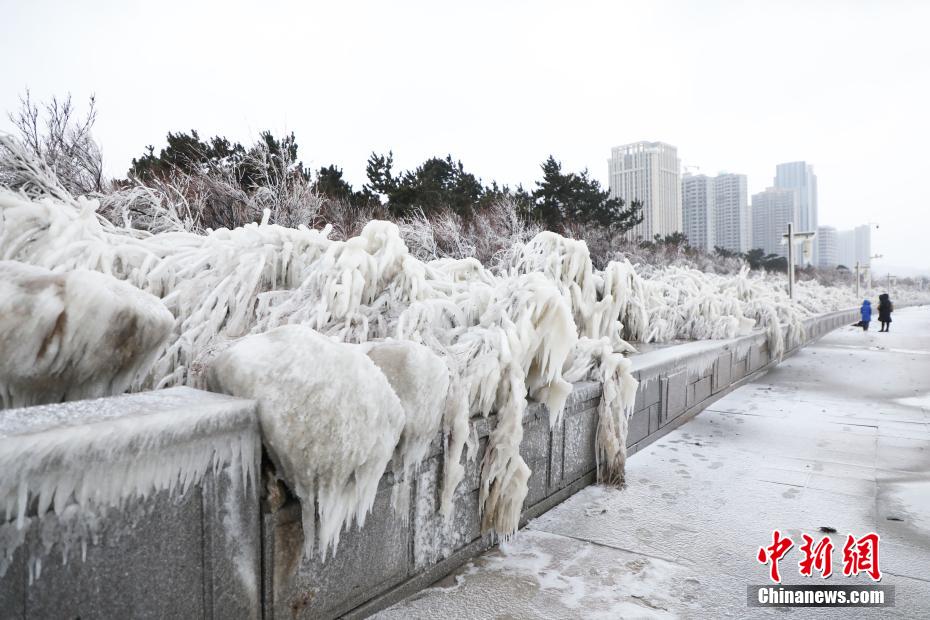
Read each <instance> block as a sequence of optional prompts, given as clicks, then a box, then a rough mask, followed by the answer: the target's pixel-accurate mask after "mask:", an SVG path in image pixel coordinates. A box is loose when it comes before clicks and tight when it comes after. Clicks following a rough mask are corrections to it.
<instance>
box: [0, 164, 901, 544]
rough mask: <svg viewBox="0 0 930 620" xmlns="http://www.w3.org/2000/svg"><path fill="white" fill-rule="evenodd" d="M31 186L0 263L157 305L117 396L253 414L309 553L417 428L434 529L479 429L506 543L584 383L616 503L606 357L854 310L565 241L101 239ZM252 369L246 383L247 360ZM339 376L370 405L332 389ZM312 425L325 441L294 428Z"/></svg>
mask: <svg viewBox="0 0 930 620" xmlns="http://www.w3.org/2000/svg"><path fill="white" fill-rule="evenodd" d="M36 174H38V173H36ZM45 185H46V186H48V187H45V189H43V185H42V183H38V184H35V185H33V186H30V188H29V190H28V191H29V193H28V195H27V194H22V193H16V192H12V191H9V190H5V189H3V188H0V260H12V261H19V262H21V263H27V264H30V265H35V266H38V267H44V268H46V269H53V270H54V271H55V272H56V273H60V274H67V273H71V272H74V271H75V270H79V269H85V270H89V271H97V272H102V273H104V274H108V275H109V276H113V277H114V278H116V279H118V280H123V281H125V283H127V285H132V286H134V287H136V288H137V289H141V290H142V291H145V292H146V293H149V294H151V295H153V296H155V297H157V298H159V299H160V300H161V304H163V305H164V307H165V308H167V309H168V311H170V313H171V315H172V316H173V327H172V329H171V334H170V336H169V338H168V340H167V342H166V343H165V344H164V345H163V346H161V347H160V349H159V350H158V351H157V353H156V358H157V359H156V360H155V363H154V364H153V365H152V367H151V369H150V370H149V371H147V372H141V373H137V376H136V377H135V379H134V380H133V382H132V386H131V387H132V389H146V388H156V387H166V386H172V385H190V386H195V387H202V386H204V385H205V384H206V383H207V379H206V377H207V375H209V376H210V377H211V379H210V382H211V385H213V386H215V387H217V388H221V389H224V390H226V391H231V392H232V393H236V394H248V395H252V396H254V397H256V398H258V399H259V400H261V401H262V402H263V403H264V404H263V406H262V425H263V430H264V431H265V440H266V442H267V443H268V446H269V450H270V451H271V452H272V454H274V455H275V458H276V459H277V460H278V462H279V463H278V464H279V466H280V469H281V472H282V475H284V476H285V477H286V478H287V479H288V482H289V483H290V484H291V485H292V489H294V490H295V492H296V493H297V494H298V495H299V496H300V497H301V499H302V500H303V501H304V507H305V511H304V514H305V522H306V524H307V526H308V527H310V526H312V525H313V518H312V517H313V514H314V510H313V509H312V508H311V507H310V505H308V504H309V502H310V501H311V500H312V499H313V498H316V500H317V502H318V506H317V508H318V510H319V515H320V522H321V532H319V533H318V536H317V537H318V538H319V540H320V541H321V544H322V546H323V550H324V553H325V550H326V549H327V548H328V547H329V546H331V545H334V544H335V543H336V541H337V540H338V535H339V531H340V529H341V528H342V527H343V526H344V525H346V524H348V523H351V522H352V521H354V520H358V521H361V520H362V519H363V518H364V515H365V513H366V512H367V510H368V509H369V508H370V507H371V501H372V500H373V497H374V495H373V494H374V490H375V489H376V486H377V479H378V478H379V477H380V476H381V474H382V473H383V472H384V470H385V468H386V467H387V464H388V462H389V461H390V460H391V458H392V456H393V457H394V467H395V471H397V472H402V473H401V476H402V477H403V478H405V479H406V478H407V477H408V476H409V474H410V472H411V471H413V470H415V469H416V464H417V463H418V462H419V461H420V459H421V458H422V455H424V454H425V453H426V452H427V451H428V445H429V441H428V440H429V435H430V433H431V432H433V430H432V429H436V428H441V431H442V437H443V446H444V459H445V464H444V467H443V470H442V475H443V481H442V491H441V496H440V498H439V500H440V501H439V502H438V503H439V510H440V512H442V513H443V514H444V515H446V517H449V516H450V514H451V510H452V505H453V502H452V500H453V497H454V494H455V489H456V487H457V485H458V484H459V483H460V482H461V480H462V479H463V476H464V468H463V466H462V459H463V458H469V457H472V456H473V455H474V453H475V449H474V448H475V445H474V442H473V440H472V438H471V432H470V419H471V418H473V417H475V416H490V415H492V414H493V415H494V416H495V419H496V425H495V426H494V427H493V429H492V432H491V435H490V438H489V446H488V449H487V451H486V453H485V457H484V462H483V463H482V464H481V481H480V492H479V499H480V504H481V509H482V513H483V514H482V522H483V524H484V525H485V527H486V528H491V529H494V530H496V531H497V532H498V533H500V534H504V535H506V534H509V533H512V532H513V531H515V529H516V527H517V525H518V522H519V515H520V512H521V509H522V503H523V500H524V498H525V496H526V492H527V489H526V482H527V479H528V477H529V468H528V467H527V465H526V463H525V462H523V459H522V458H521V457H520V453H519V448H520V443H521V441H522V435H523V427H522V420H523V413H524V411H525V408H526V403H527V399H528V398H529V399H534V400H538V401H541V402H544V403H545V404H546V405H547V407H548V409H549V412H550V418H549V419H550V421H551V423H552V424H553V425H556V424H558V423H559V421H560V419H561V413H562V409H563V407H564V403H565V400H566V398H567V396H568V394H569V392H570V390H571V382H573V381H579V380H596V381H598V382H600V383H602V384H603V393H604V398H602V401H601V409H600V421H599V424H598V441H597V450H598V471H599V475H600V477H601V479H602V480H605V481H609V482H613V483H617V484H619V483H622V481H623V463H624V459H625V448H624V446H625V438H626V423H627V416H628V415H629V413H630V410H631V409H632V406H633V399H634V397H635V392H636V382H635V379H634V378H633V376H632V373H631V366H630V362H629V360H628V359H626V358H625V357H624V356H625V354H627V353H630V352H633V351H634V350H635V349H634V344H635V343H649V342H671V341H676V340H701V339H723V338H734V337H737V336H739V335H743V334H747V333H749V332H750V331H752V330H754V329H756V330H763V332H764V333H765V336H766V340H767V342H768V347H769V350H770V352H771V353H772V355H773V356H775V357H777V356H780V355H781V353H782V352H783V351H784V350H785V349H786V346H787V344H790V343H792V342H793V341H794V340H795V339H797V338H799V337H800V336H801V335H802V333H803V319H804V318H806V317H808V316H810V315H812V314H817V313H822V312H826V311H831V310H839V309H842V308H848V307H854V306H857V305H858V304H859V302H860V301H861V300H857V299H853V295H852V292H851V291H849V290H848V289H845V288H839V287H836V288H828V287H823V286H820V285H819V284H816V283H812V282H799V283H798V284H797V290H796V295H797V301H796V302H790V301H789V300H788V299H787V295H786V293H785V286H784V284H785V283H784V279H783V278H782V277H780V276H775V275H765V274H761V275H760V274H750V273H749V272H748V270H744V271H743V272H742V273H740V274H738V275H717V274H711V273H704V272H701V271H698V270H695V269H688V268H683V267H676V266H669V267H665V268H657V267H643V268H639V267H637V268H634V266H633V265H631V264H630V263H629V262H628V261H626V260H616V261H611V262H610V263H609V264H607V265H606V266H605V267H604V269H603V270H600V269H595V268H594V266H593V264H592V261H591V258H590V255H589V252H588V249H587V247H586V245H585V243H584V242H583V241H580V240H573V239H568V238H565V237H563V236H560V235H558V234H555V233H552V232H542V233H540V234H538V235H537V236H536V237H535V238H533V239H532V240H531V241H529V242H528V243H526V244H525V245H517V246H514V247H513V248H511V250H510V251H509V252H506V253H503V254H502V255H501V256H502V258H501V260H500V261H499V262H498V263H496V264H493V265H482V264H481V263H479V262H478V261H477V260H475V259H473V258H465V259H448V258H445V259H439V260H431V261H425V260H421V259H419V258H417V257H416V256H414V255H413V254H411V253H410V251H409V249H408V247H407V246H406V245H405V243H404V241H403V236H402V235H401V233H400V231H399V229H398V227H397V226H396V225H395V224H392V223H389V222H381V221H372V222H369V223H368V224H367V225H366V226H365V228H364V229H363V231H362V233H361V234H360V235H359V236H358V237H354V238H351V239H348V240H346V241H337V240H331V239H329V238H328V236H327V235H328V233H329V230H328V228H324V229H322V230H311V229H308V228H306V227H299V228H296V229H291V228H285V227H281V226H277V225H270V224H268V222H267V218H266V219H264V220H263V221H262V222H259V223H256V224H250V225H247V226H244V227H241V228H237V229H234V230H226V229H220V230H215V231H209V232H208V233H207V234H204V235H198V234H193V233H189V232H184V231H177V232H162V233H157V234H151V233H145V232H140V231H134V230H130V229H126V228H121V227H117V226H114V225H113V224H111V223H109V222H107V221H106V220H104V219H103V218H101V217H99V216H98V215H97V214H96V213H95V207H96V205H95V203H93V202H92V201H86V200H80V199H74V198H71V197H70V196H68V195H67V193H66V192H64V191H63V190H61V189H60V188H58V189H56V188H55V187H51V182H50V181H49V182H47V183H45ZM49 188H50V189H49ZM637 269H640V271H639V272H638V271H637ZM62 277H65V276H62ZM67 277H70V276H67ZM899 298H900V296H899ZM901 301H905V299H901ZM282 330H283V331H282ZM284 334H286V335H287V337H285V336H284ZM389 339H393V340H389ZM297 342H304V343H305V346H298V345H297V344H296V343H297ZM363 343H372V344H364V346H365V347H366V348H367V350H368V351H369V353H370V354H373V355H371V357H368V356H366V355H365V354H364V350H363V349H361V348H359V347H358V346H357V345H360V344H363ZM402 343H404V344H402ZM427 351H428V352H429V355H427V353H426V352H427ZM258 355H261V356H262V359H263V360H265V361H263V362H262V363H261V364H259V363H258V362H257V361H256V359H257V358H256V359H250V356H258ZM430 356H432V357H430ZM395 358H396V359H404V360H407V361H406V362H404V364H405V365H406V364H412V365H416V364H421V363H422V364H423V372H424V373H425V374H424V375H423V377H419V376H416V377H414V375H413V374H412V372H410V371H411V369H412V366H411V368H398V366H397V363H396V361H392V359H395ZM427 359H428V360H429V361H426V360H427ZM708 359H710V358H708ZM331 360H337V361H336V362H333V361H331ZM372 360H374V362H377V364H376V363H374V362H373V361H372ZM414 360H417V361H414ZM379 366H380V367H381V369H380V370H379ZM337 367H338V368H342V369H343V370H344V371H345V373H346V376H345V377H341V376H339V377H337V376H336V370H335V369H336V368H337ZM224 373H228V375H229V376H224ZM443 373H445V376H446V379H447V381H446V383H445V384H443V382H442V380H441V379H440V378H439V377H441V376H442V375H443ZM385 375H386V377H385ZM427 376H429V377H433V379H431V380H432V381H434V382H435V384H434V385H435V389H434V390H433V391H432V392H431V393H430V394H429V395H428V396H429V397H430V398H426V396H427V395H426V394H419V393H415V392H416V389H419V388H416V389H414V388H411V386H412V385H419V384H418V383H417V381H421V380H423V381H425V380H426V379H425V377H427ZM325 377H330V380H329V381H327V380H325V379H324V378H325ZM351 377H355V378H357V379H358V381H361V382H362V383H361V384H363V385H365V386H367V387H369V388H370V389H369V390H360V389H358V388H357V387H355V385H353V388H352V389H348V390H346V389H344V386H346V385H349V383H347V381H349V379H348V378H351ZM372 377H379V378H377V379H373V378H372ZM286 382H292V383H293V386H294V387H293V389H291V388H290V387H287V388H284V387H282V386H283V385H289V384H287V383H286ZM337 385H338V386H343V388H342V391H340V392H338V399H337V398H336V396H334V395H333V394H334V393H335V392H334V390H336V387H335V386H337ZM311 386H316V388H312V387H311ZM443 389H444V390H445V391H444V392H443ZM363 391H368V392H370V393H369V394H367V395H366V394H361V393H360V392H363ZM298 395H303V396H298ZM346 398H351V399H353V400H352V402H353V403H354V402H355V401H356V400H357V401H358V403H359V404H358V407H359V412H357V413H354V414H353V415H345V416H343V417H338V416H336V415H335V413H334V412H338V411H347V410H349V409H350V407H349V406H348V405H347V404H346V403H345V402H343V401H344V400H345V399H346ZM326 399H331V400H329V401H327V400H326ZM353 406H354V405H353ZM314 416H323V417H324V418H325V419H327V420H329V426H326V425H324V426H322V427H321V426H320V425H319V424H318V422H319V420H317V423H315V425H314V424H306V423H305V422H306V421H307V420H310V419H311V418H312V419H317V418H315V417H314ZM321 419H322V418H321ZM301 421H304V422H301ZM302 423H304V426H306V427H307V428H304V427H302V426H301V424H302ZM379 425H380V426H379ZM376 431H377V432H376ZM326 437H329V438H330V440H328V441H324V438H326ZM333 437H338V438H339V442H341V443H339V442H336V441H333V440H332V438H333ZM309 445H313V446H315V447H314V450H317V448H318V449H319V450H320V451H321V452H319V453H316V452H315V453H314V459H316V458H319V459H320V460H319V464H308V463H307V462H306V461H307V460H308V458H309V457H307V455H306V454H304V453H303V452H301V451H302V450H305V449H306V448H307V446H309ZM337 446H338V447H337ZM360 446H365V450H367V452H366V451H364V450H361V448H360ZM343 451H344V452H343ZM399 493H401V495H400V496H399V498H398V501H399V505H402V503H403V502H402V497H403V493H402V491H399ZM306 515H309V517H310V518H309V521H308V520H307V517H306ZM307 537H308V538H309V539H310V540H311V541H312V539H313V538H314V534H313V531H312V528H311V529H309V530H308V534H307Z"/></svg>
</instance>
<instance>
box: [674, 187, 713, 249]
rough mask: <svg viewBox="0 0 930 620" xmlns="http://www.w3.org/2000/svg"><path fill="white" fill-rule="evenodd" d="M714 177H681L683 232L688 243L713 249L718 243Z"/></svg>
mask: <svg viewBox="0 0 930 620" xmlns="http://www.w3.org/2000/svg"><path fill="white" fill-rule="evenodd" d="M714 198H715V188H714V179H713V178H712V177H709V176H706V175H703V174H696V175H692V174H685V175H684V176H683V177H682V178H681V220H682V229H681V230H682V232H684V233H685V235H687V236H688V243H689V244H690V245H691V246H693V247H696V248H703V249H705V250H707V251H712V250H713V249H714V245H716V243H717V242H716V212H715V210H714Z"/></svg>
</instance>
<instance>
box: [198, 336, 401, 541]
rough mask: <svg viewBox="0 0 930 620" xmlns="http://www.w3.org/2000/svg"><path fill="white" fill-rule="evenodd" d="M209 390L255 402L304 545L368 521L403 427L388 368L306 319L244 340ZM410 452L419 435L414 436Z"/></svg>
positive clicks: (217, 370) (215, 367)
mask: <svg viewBox="0 0 930 620" xmlns="http://www.w3.org/2000/svg"><path fill="white" fill-rule="evenodd" d="M208 382H209V385H210V387H211V388H212V389H215V390H218V391H221V392H225V393H227V394H232V395H234V396H241V397H246V398H253V399H255V400H257V401H258V414H259V421H260V423H261V430H262V437H263V439H264V442H265V446H266V448H267V449H268V453H269V456H270V457H271V459H272V460H273V461H274V463H275V465H276V466H277V468H278V472H279V473H280V475H282V476H283V478H284V480H285V482H286V483H287V484H288V486H289V487H290V488H291V489H292V490H293V491H294V493H295V494H296V495H297V496H298V497H299V498H300V500H301V504H302V509H303V525H304V549H305V553H306V554H307V555H309V554H310V552H312V550H313V547H314V533H315V532H316V527H315V515H314V510H313V507H314V505H315V506H316V508H317V511H316V512H317V514H318V516H319V521H320V528H319V532H316V534H317V536H318V537H319V542H320V546H321V549H320V551H321V554H322V555H323V556H324V557H325V556H326V554H327V551H328V549H329V548H330V547H332V548H333V549H334V550H335V548H336V547H337V545H338V544H339V535H340V531H341V529H342V528H343V526H348V525H351V524H352V523H353V522H357V523H358V524H359V526H361V525H363V524H364V523H365V517H366V515H367V514H368V512H369V511H370V510H371V507H372V505H373V504H374V501H375V494H376V493H377V491H378V481H379V480H380V479H381V476H382V475H383V474H384V471H385V468H386V467H387V464H388V461H390V459H391V456H392V454H393V453H394V447H395V446H396V445H397V443H398V440H399V439H400V438H401V433H402V431H404V430H405V414H404V409H403V405H402V404H401V401H400V399H399V398H398V396H397V394H395V392H394V390H393V389H392V388H391V385H390V383H388V380H387V379H386V378H385V376H384V374H383V373H382V372H381V371H380V370H379V369H378V367H377V366H376V365H375V363H374V362H373V361H372V360H371V359H370V358H369V357H368V356H367V355H366V354H365V352H364V351H363V350H361V349H360V348H357V347H353V346H348V345H345V344H341V343H338V342H334V341H333V340H330V339H329V338H327V337H325V336H323V335H321V334H319V333H318V332H315V331H314V330H312V329H310V328H309V327H306V326H303V325H287V326H283V327H278V328H275V329H272V330H271V331H268V332H265V333H263V334H256V335H252V336H248V337H246V338H243V339H241V340H240V341H238V342H237V343H236V344H234V345H233V346H232V347H230V348H229V349H227V350H226V351H224V352H223V353H221V354H220V355H219V356H218V357H217V358H216V359H215V360H214V361H213V363H212V364H211V366H210V369H209V373H208ZM411 443H412V444H414V445H413V446H412V447H413V448H414V449H416V448H419V446H418V445H416V443H417V442H416V439H413V440H412V441H411Z"/></svg>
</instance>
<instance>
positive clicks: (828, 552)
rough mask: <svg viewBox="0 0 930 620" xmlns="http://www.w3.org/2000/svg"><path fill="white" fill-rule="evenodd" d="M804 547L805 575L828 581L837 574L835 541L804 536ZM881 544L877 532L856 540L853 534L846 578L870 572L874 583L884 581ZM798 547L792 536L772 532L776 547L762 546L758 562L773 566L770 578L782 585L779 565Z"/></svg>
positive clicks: (845, 562)
mask: <svg viewBox="0 0 930 620" xmlns="http://www.w3.org/2000/svg"><path fill="white" fill-rule="evenodd" d="M802 538H803V539H804V544H802V545H801V546H800V547H799V548H798V549H799V550H800V552H801V556H802V557H801V560H800V561H799V562H798V569H799V572H800V573H801V575H804V576H805V577H812V576H813V575H814V571H817V573H819V574H820V576H821V577H822V578H824V579H826V578H827V577H829V576H830V575H832V574H833V542H832V541H831V540H830V537H829V536H824V537H823V538H821V539H820V540H818V541H817V542H816V543H815V542H814V539H813V538H812V537H811V536H808V535H807V534H802ZM878 543H879V536H878V534H876V533H874V532H870V533H868V534H865V535H864V536H862V537H861V538H858V539H857V538H856V537H855V536H853V535H852V534H849V535H848V536H847V537H846V544H845V545H843V575H845V576H846V577H852V576H853V575H858V574H859V573H866V574H867V575H869V576H870V577H871V578H872V579H873V580H874V581H880V580H881V578H882V573H881V570H880V569H879V567H878ZM793 546H794V541H793V540H791V538H789V537H788V536H784V535H782V533H781V532H780V531H778V530H775V531H773V532H772V544H771V545H769V546H768V547H760V548H759V553H758V554H756V559H757V560H759V562H760V563H761V564H768V565H769V578H770V579H771V580H772V581H773V582H775V583H781V575H780V574H779V573H778V562H779V560H781V559H782V558H783V557H784V556H785V555H786V554H787V553H788V551H789V550H790V549H791V547H793Z"/></svg>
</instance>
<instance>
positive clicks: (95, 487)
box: [0, 387, 260, 577]
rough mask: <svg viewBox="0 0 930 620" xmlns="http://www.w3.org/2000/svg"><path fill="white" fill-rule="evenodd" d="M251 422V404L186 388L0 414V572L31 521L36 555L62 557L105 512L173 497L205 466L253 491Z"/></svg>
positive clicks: (255, 448) (255, 449) (34, 567)
mask: <svg viewBox="0 0 930 620" xmlns="http://www.w3.org/2000/svg"><path fill="white" fill-rule="evenodd" d="M255 426H256V423H255V419H254V415H253V404H252V403H250V402H246V401H241V400H234V399H231V398H229V397H228V396H223V395H220V394H208V393H206V392H198V391H195V390H191V389H189V388H186V387H178V388H173V389H170V390H162V391H159V392H146V393H142V394H133V395H125V396H120V397H116V398H106V399H100V400H88V401H76V402H69V403H64V404H58V405H45V406H38V407H28V408H23V409H6V410H3V411H0V472H3V474H2V476H0V576H2V575H3V573H4V571H5V570H6V568H7V566H8V563H9V562H10V561H11V560H12V557H13V553H14V552H15V551H16V549H17V548H18V547H19V546H20V545H21V544H22V543H23V541H24V536H25V533H26V530H27V529H28V528H29V526H30V524H31V523H32V522H34V521H37V522H38V524H39V528H38V532H39V536H40V538H41V541H42V550H43V551H44V554H48V553H50V552H52V551H53V550H56V551H58V552H60V553H61V554H62V557H63V560H64V561H65V562H67V560H68V556H69V552H70V550H71V549H72V548H74V547H81V548H82V549H83V550H84V551H85V552H86V545H87V544H88V543H89V542H92V541H93V539H94V537H95V536H96V534H97V530H98V522H99V520H100V518H101V517H102V515H104V514H105V512H106V511H107V510H109V509H112V508H116V509H119V510H121V511H127V510H131V509H132V508H133V507H134V506H136V507H138V506H139V505H140V502H141V501H142V500H145V499H147V498H151V497H153V496H154V495H155V494H157V493H161V492H167V493H168V494H169V495H170V496H172V497H177V496H180V495H183V494H184V493H186V492H187V490H188V489H189V488H191V487H192V486H194V485H197V484H199V483H200V481H201V479H202V478H203V476H204V475H205V474H206V473H207V472H210V471H212V472H217V471H220V470H222V469H225V468H229V470H230V471H236V472H239V473H240V476H241V478H242V480H241V484H243V486H244V488H246V489H251V490H252V492H254V491H255V489H256V486H257V482H256V479H255V478H256V473H257V472H256V471H255V467H254V463H256V462H257V459H258V454H259V450H260V446H259V445H258V442H257V437H258V434H257V432H256V431H257V429H256V428H255ZM41 562H42V554H38V555H35V556H34V557H32V558H30V566H31V568H30V572H31V573H32V576H33V577H38V576H39V574H40V573H41Z"/></svg>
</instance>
